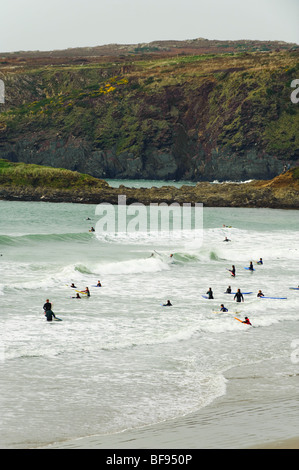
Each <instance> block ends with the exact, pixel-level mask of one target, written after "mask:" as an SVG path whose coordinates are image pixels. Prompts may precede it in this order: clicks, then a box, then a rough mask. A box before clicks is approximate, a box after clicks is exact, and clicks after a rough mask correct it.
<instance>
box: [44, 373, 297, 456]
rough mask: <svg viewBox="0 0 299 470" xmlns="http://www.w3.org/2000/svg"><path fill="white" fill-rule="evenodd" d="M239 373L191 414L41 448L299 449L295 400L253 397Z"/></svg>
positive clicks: (232, 374) (230, 374) (246, 380)
mask: <svg viewBox="0 0 299 470" xmlns="http://www.w3.org/2000/svg"><path fill="white" fill-rule="evenodd" d="M241 372H242V369H240V368H238V369H233V370H231V371H229V373H228V374H227V377H228V378H229V380H228V385H227V392H226V394H225V395H224V396H222V397H220V398H218V399H216V400H215V401H214V402H213V403H212V404H211V405H209V406H207V407H205V408H202V409H201V410H199V411H196V412H194V413H191V414H188V415H186V416H183V417H180V418H177V419H173V420H168V421H164V422H161V423H157V424H154V425H151V426H144V427H141V428H139V429H130V430H126V431H123V432H120V433H116V434H110V435H94V436H88V437H83V438H79V439H73V440H68V441H64V442H59V443H58V442H56V443H52V444H51V445H48V446H44V448H45V447H46V448H55V449H298V446H299V438H298V437H295V436H297V435H298V410H297V400H296V397H285V396H280V393H278V395H275V396H269V394H264V393H260V394H258V393H257V392H256V393H254V394H252V387H250V379H252V377H250V378H246V377H241V376H240V374H241ZM241 378H242V379H243V380H242V386H241V388H240V389H239V388H238V387H240V385H239V384H240V379H241ZM257 385H258V384H257ZM259 388H260V387H259V386H258V387H257V390H258V389H259ZM246 390H247V392H246Z"/></svg>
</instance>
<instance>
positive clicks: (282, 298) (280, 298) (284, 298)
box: [258, 296, 287, 300]
mask: <svg viewBox="0 0 299 470" xmlns="http://www.w3.org/2000/svg"><path fill="white" fill-rule="evenodd" d="M258 298H259V299H279V300H286V299H287V297H265V296H264V297H258Z"/></svg>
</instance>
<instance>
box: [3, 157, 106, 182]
mask: <svg viewBox="0 0 299 470" xmlns="http://www.w3.org/2000/svg"><path fill="white" fill-rule="evenodd" d="M0 184H1V185H5V186H30V187H46V186H48V187H51V188H52V189H88V188H94V189H96V188H99V189H100V188H102V187H104V186H106V182H104V181H102V180H98V179H97V178H94V177H92V176H90V175H86V174H84V173H78V172H77V171H70V170H65V169H63V168H52V167H47V166H40V165H34V164H26V163H13V162H9V161H8V160H3V159H0Z"/></svg>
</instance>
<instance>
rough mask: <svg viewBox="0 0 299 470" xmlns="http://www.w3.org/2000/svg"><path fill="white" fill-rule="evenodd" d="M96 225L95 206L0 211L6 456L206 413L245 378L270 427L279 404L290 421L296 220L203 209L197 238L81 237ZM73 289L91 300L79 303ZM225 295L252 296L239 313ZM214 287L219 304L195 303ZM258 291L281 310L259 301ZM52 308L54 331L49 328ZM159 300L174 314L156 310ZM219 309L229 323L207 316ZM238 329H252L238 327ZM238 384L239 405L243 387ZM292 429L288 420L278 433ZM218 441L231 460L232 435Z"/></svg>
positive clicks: (5, 206)
mask: <svg viewBox="0 0 299 470" xmlns="http://www.w3.org/2000/svg"><path fill="white" fill-rule="evenodd" d="M97 222H98V217H97V215H96V206H94V205H84V204H83V205H80V204H63V203H61V204H53V203H44V202H10V201H0V254H1V255H2V256H0V274H1V277H0V326H1V336H0V339H1V344H0V354H1V355H0V372H1V374H0V377H1V395H0V415H1V428H0V444H1V447H6V448H16V447H27V448H28V447H38V446H42V445H47V444H49V443H52V442H62V441H68V440H70V439H75V438H78V437H85V436H90V435H96V434H108V433H110V434H113V433H118V432H120V431H123V430H125V429H134V428H138V427H140V426H145V425H148V424H154V423H160V422H163V421H165V420H168V419H171V418H176V417H180V416H184V415H186V414H188V413H193V412H196V411H198V410H201V409H204V408H205V409H207V410H208V409H209V406H211V405H212V404H213V403H214V401H215V400H216V399H217V398H219V397H223V396H225V394H226V393H227V387H228V386H229V385H230V379H229V371H230V370H232V368H234V367H238V366H244V365H245V366H248V367H250V370H251V371H252V370H253V371H255V370H256V371H257V372H256V374H257V377H258V381H257V382H255V384H254V386H256V383H258V388H259V390H260V391H261V390H263V388H265V389H267V400H268V401H269V403H271V406H273V407H274V413H275V407H277V409H279V406H280V401H281V400H283V403H284V407H287V404H288V402H290V404H291V405H290V407H293V403H294V397H295V396H296V393H297V389H296V385H297V373H298V363H297V362H296V357H297V356H296V354H295V346H294V345H296V344H297V343H296V341H298V338H299V334H298V310H299V308H298V307H299V291H296V290H290V289H289V288H290V287H297V286H298V284H299V277H298V252H299V251H298V250H299V246H298V234H299V218H298V212H297V211H283V210H271V209H229V208H221V209H220V208H204V209H203V230H202V232H201V233H196V235H194V232H193V231H192V230H190V231H188V230H187V231H185V232H184V233H183V235H182V236H180V235H181V234H179V233H175V234H173V233H171V234H169V233H168V234H167V233H164V232H163V233H161V232H159V233H158V232H157V233H156V234H155V233H150V234H148V233H144V232H136V233H117V234H115V235H114V234H106V233H99V232H98V230H96V232H89V230H90V228H91V227H92V226H94V227H97ZM224 226H230V228H227V227H224ZM225 236H227V237H228V238H229V239H230V240H231V241H230V242H228V243H225V242H223V239H224V237H225ZM171 254H172V255H173V256H172V257H171V256H170V255H171ZM260 257H262V258H263V259H264V265H263V266H258V265H257V264H256V263H255V261H257V260H258V259H259V258H260ZM250 261H253V262H254V267H255V271H254V272H253V273H251V272H248V271H247V270H245V269H244V267H246V266H248V265H249V262H250ZM232 264H234V265H235V266H236V270H237V275H236V277H235V278H232V277H231V276H230V273H229V271H228V269H230V268H231V266H232ZM98 280H100V281H101V283H102V287H101V288H97V287H93V286H94V285H95V284H96V282H97V281H98ZM71 283H75V285H76V286H77V288H78V290H81V289H84V288H85V287H89V289H90V292H91V296H90V297H89V298H85V297H84V296H82V298H81V299H74V298H73V297H74V290H73V289H71V288H70V284H71ZM228 285H231V286H232V289H233V290H234V291H235V290H236V289H237V288H240V289H241V290H242V291H244V292H253V294H250V295H245V296H244V297H245V302H244V303H242V304H237V303H236V302H235V301H234V300H233V296H231V295H228V294H224V292H225V290H226V288H227V286H228ZM209 287H212V289H213V292H214V300H206V299H204V298H203V297H202V295H205V294H206V292H207V290H208V288H209ZM259 289H262V291H263V292H264V294H265V295H266V296H270V297H287V299H285V300H280V299H258V298H257V297H256V294H257V292H258V290H259ZM47 298H49V299H50V301H51V302H53V311H54V312H55V314H56V315H57V317H59V318H61V319H62V320H63V321H62V322H52V323H49V322H46V321H45V317H44V315H43V313H42V306H43V304H44V302H45V300H46V299H47ZM167 299H170V300H171V302H172V304H173V306H172V307H167V308H166V307H163V306H162V305H161V304H163V303H165V302H166V300H167ZM221 303H224V304H225V306H226V307H227V308H228V310H229V312H228V313H223V314H221V313H215V312H218V311H219V307H220V304H221ZM246 315H247V316H248V317H249V318H250V321H251V323H252V325H253V326H252V327H248V326H247V325H244V324H242V323H240V322H239V321H236V320H235V318H234V317H235V316H236V317H239V318H241V319H243V318H244V317H245V316H246ZM297 347H298V345H297ZM254 374H255V373H254V372H253V375H254ZM234 383H236V385H235V387H236V388H235V389H234V388H233V393H235V394H236V395H235V399H236V400H239V401H240V400H242V393H243V392H244V394H245V389H244V390H243V389H242V387H245V383H246V386H248V381H246V382H245V381H242V380H241V379H240V380H239V381H234ZM269 383H270V385H271V384H272V385H273V387H272V385H271V386H269ZM234 390H235V392H234ZM271 390H272V392H271ZM246 393H248V390H246ZM252 393H253V394H255V395H256V396H259V394H257V391H256V390H254V388H253V389H252ZM271 393H273V395H271ZM261 395H262V394H261ZM263 399H265V397H264V396H263ZM293 416H294V419H296V417H295V415H294V413H293ZM293 426H294V424H293V423H292V422H291V420H290V419H289V417H288V423H286V425H285V428H286V429H289V430H290V432H292V430H293ZM243 427H244V425H243ZM285 428H284V427H283V428H282V429H283V432H284V433H286V431H285ZM282 437H283V436H282ZM287 437H289V436H287ZM225 439H226V442H227V445H228V446H229V431H228V432H227V433H226V437H225Z"/></svg>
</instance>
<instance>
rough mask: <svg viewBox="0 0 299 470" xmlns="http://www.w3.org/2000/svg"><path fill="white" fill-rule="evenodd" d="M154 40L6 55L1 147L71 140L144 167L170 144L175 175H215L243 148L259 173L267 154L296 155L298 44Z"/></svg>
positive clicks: (37, 154) (33, 151)
mask: <svg viewBox="0 0 299 470" xmlns="http://www.w3.org/2000/svg"><path fill="white" fill-rule="evenodd" d="M240 44H241V42H240ZM242 44H243V43H242ZM243 46H244V44H243ZM243 46H242V47H243ZM142 47H143V46H142ZM142 47H141V49H142ZM144 47H145V46H144ZM153 47H154V49H155V51H154V52H153V53H152V54H143V55H139V56H138V55H136V54H135V53H134V54H133V55H132V51H134V50H133V49H132V51H130V54H131V55H130V54H128V55H126V56H124V57H120V56H118V57H115V56H111V57H106V58H101V60H99V61H98V62H96V61H95V59H94V58H93V61H92V62H89V61H87V62H85V61H84V60H83V58H82V57H81V58H79V59H78V61H77V62H76V61H68V59H67V58H65V63H64V64H62V63H55V61H54V62H53V63H51V62H49V63H47V61H46V60H44V61H43V62H42V64H40V63H39V62H38V61H36V62H34V61H32V60H31V61H30V60H29V59H28V62H26V60H25V59H24V58H23V59H22V61H21V62H20V65H18V62H17V61H16V62H15V63H14V66H11V62H9V60H7V61H6V63H5V64H3V63H2V65H1V64H0V78H2V79H4V81H5V85H6V100H5V104H4V105H3V106H2V112H1V113H0V155H2V156H3V157H5V158H10V155H11V153H13V154H14V157H15V158H16V159H19V158H20V159H21V157H19V154H20V152H21V155H22V158H25V159H26V160H25V161H27V162H29V161H30V158H32V159H33V160H31V161H34V162H42V163H44V164H47V162H48V164H49V163H50V164H52V162H51V158H52V157H51V156H49V155H47V156H46V157H45V159H43V158H44V157H43V155H46V152H45V149H49V148H50V154H52V153H53V152H54V150H53V149H51V144H52V143H57V145H58V146H60V147H61V146H64V147H65V148H67V147H69V146H70V144H71V143H72V142H73V143H74V145H75V146H76V147H80V148H85V147H84V146H88V152H89V153H94V154H95V156H94V163H93V167H97V165H99V166H101V165H103V164H104V163H103V161H102V160H100V159H99V156H98V155H99V153H102V154H103V153H104V154H105V155H108V156H107V158H106V157H105V158H106V160H107V161H106V162H105V165H106V166H109V165H110V162H109V158H110V157H109V155H110V154H111V153H113V155H115V156H118V155H121V154H123V155H126V158H127V159H130V158H131V159H132V158H133V159H139V161H140V165H139V166H140V167H141V170H143V169H144V168H145V167H146V166H147V165H148V164H149V160H150V158H151V156H152V155H153V154H155V155H160V154H168V155H171V157H172V158H173V159H175V161H176V165H177V170H176V173H175V174H174V176H175V177H177V178H180V177H188V178H189V177H190V178H195V179H197V178H200V177H201V176H203V175H211V176H212V177H213V168H215V165H216V163H217V162H219V161H220V156H221V158H222V159H223V160H224V161H225V162H229V161H230V158H231V156H232V155H235V157H234V160H233V163H232V165H231V167H229V168H227V169H226V172H227V173H228V174H229V173H230V172H231V171H233V170H234V167H235V166H236V165H235V163H236V162H237V161H238V157H239V156H243V155H245V156H246V158H245V162H244V163H243V166H244V165H245V166H246V165H247V166H249V165H250V164H252V165H253V164H254V165H256V168H257V169H256V174H258V173H259V171H261V170H260V167H259V164H260V162H262V161H263V159H265V163H264V167H263V168H267V166H269V165H271V162H272V161H273V159H276V160H278V161H280V162H281V164H280V165H281V167H282V165H283V163H284V162H285V161H289V162H290V163H291V164H293V163H295V162H296V161H297V160H298V158H299V150H298V149H299V134H298V127H299V112H298V109H299V107H298V106H296V105H295V104H294V103H292V102H291V99H290V95H291V92H292V89H291V87H290V84H291V82H292V80H293V79H295V78H298V74H299V61H298V51H296V50H295V51H292V50H288V51H284V50H282V51H279V52H277V51H276V52H275V51H273V49H272V50H271V51H269V52H251V53H248V52H245V53H244V52H242V53H235V52H234V53H232V52H228V53H227V52H226V53H209V54H194V53H192V54H190V55H189V54H188V53H185V52H184V53H182V55H179V54H178V53H177V54H176V55H174V53H172V54H170V53H165V54H164V55H163V54H159V53H158V52H157V51H156V46H153ZM159 47H160V46H159ZM159 47H158V50H160V49H159ZM219 47H220V46H219ZM219 47H218V50H219ZM221 47H222V48H224V44H222V45H221ZM230 47H231V45H230ZM145 49H146V48H145ZM223 50H226V48H224V49H223ZM135 52H136V51H135ZM10 60H12V59H11V58H10ZM47 60H48V61H51V58H49V57H48V58H47ZM86 60H87V59H86ZM4 62H5V61H4ZM24 141H26V143H24ZM55 151H57V149H56V150H55ZM51 152H52V153H51ZM30 155H31V156H32V157H30ZM59 158H60V157H59ZM80 158H81V157H80ZM83 158H85V157H83ZM251 160H252V161H251ZM253 160H254V162H253ZM55 165H56V163H55ZM58 165H59V162H58ZM68 165H69V168H71V169H74V168H73V167H71V164H70V163H69V164H68ZM84 165H85V162H84V161H83V162H82V168H83V169H84ZM151 165H152V166H153V167H154V166H155V165H156V164H155V163H151ZM60 166H63V161H62V160H61V165H60ZM110 166H111V165H110ZM82 168H81V167H80V170H81V169H82ZM277 168H279V166H277ZM107 171H108V170H107ZM107 171H106V174H107ZM221 171H222V170H221V168H219V170H218V173H219V174H220V175H221ZM263 171H264V170H263ZM275 171H276V174H277V170H276V169H273V170H271V171H270V170H269V174H273V172H274V173H275ZM278 171H279V170H278ZM89 172H90V171H89ZM218 173H217V175H216V176H217V177H218V176H219V174H218ZM264 173H265V171H264ZM103 174H105V173H103ZM112 176H113V175H112ZM135 176H136V175H135ZM110 177H111V176H110ZM140 177H142V174H140ZM214 177H215V175H214ZM238 177H239V175H238Z"/></svg>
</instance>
